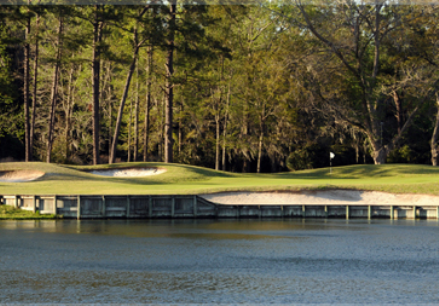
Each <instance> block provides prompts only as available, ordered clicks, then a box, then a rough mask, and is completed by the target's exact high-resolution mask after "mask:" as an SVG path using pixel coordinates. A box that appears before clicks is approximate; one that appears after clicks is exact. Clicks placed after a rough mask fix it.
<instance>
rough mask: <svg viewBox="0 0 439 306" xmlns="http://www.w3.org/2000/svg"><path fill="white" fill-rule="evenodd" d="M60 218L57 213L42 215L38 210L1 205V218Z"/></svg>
mask: <svg viewBox="0 0 439 306" xmlns="http://www.w3.org/2000/svg"><path fill="white" fill-rule="evenodd" d="M57 218H59V217H58V216H56V215H40V214H39V213H38V212H37V213H33V212H31V211H26V210H21V209H17V208H14V207H12V206H9V205H0V220H50V219H57Z"/></svg>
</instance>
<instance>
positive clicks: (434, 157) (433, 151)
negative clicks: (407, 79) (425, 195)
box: [430, 93, 439, 167]
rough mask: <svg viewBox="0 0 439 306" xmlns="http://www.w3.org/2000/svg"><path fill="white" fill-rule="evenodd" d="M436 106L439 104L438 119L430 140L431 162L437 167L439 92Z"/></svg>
mask: <svg viewBox="0 0 439 306" xmlns="http://www.w3.org/2000/svg"><path fill="white" fill-rule="evenodd" d="M436 106H437V113H436V121H435V123H434V130H433V135H432V136H431V140H430V150H431V164H432V165H433V166H435V167H436V166H437V165H438V156H439V146H438V145H437V141H438V138H439V94H438V93H436Z"/></svg>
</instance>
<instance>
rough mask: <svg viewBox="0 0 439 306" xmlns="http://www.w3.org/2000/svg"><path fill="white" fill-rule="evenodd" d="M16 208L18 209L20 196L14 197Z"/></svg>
mask: <svg viewBox="0 0 439 306" xmlns="http://www.w3.org/2000/svg"><path fill="white" fill-rule="evenodd" d="M14 207H15V208H18V196H17V195H16V196H15V197H14Z"/></svg>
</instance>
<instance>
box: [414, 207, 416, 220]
mask: <svg viewBox="0 0 439 306" xmlns="http://www.w3.org/2000/svg"><path fill="white" fill-rule="evenodd" d="M413 220H416V206H413Z"/></svg>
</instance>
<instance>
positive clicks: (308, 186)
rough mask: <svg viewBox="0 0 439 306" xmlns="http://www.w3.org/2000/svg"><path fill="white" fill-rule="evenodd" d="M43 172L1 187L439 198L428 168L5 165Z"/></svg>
mask: <svg viewBox="0 0 439 306" xmlns="http://www.w3.org/2000/svg"><path fill="white" fill-rule="evenodd" d="M132 167H135V168H154V167H156V168H164V169H166V172H164V173H161V174H158V175H153V176H146V177H131V178H119V177H108V176H100V175H94V174H90V173H88V172H86V171H89V170H97V169H116V168H132ZM13 170H27V171H35V170H38V171H42V172H44V173H45V174H44V175H43V176H42V177H40V178H38V179H36V180H34V181H27V182H5V181H1V182H0V194H2V195H15V194H20V195H70V194H81V195H119V194H123V195H139V194H150V195H160V194H175V195H177V194H201V193H215V192H221V191H288V190H290V191H298V190H330V189H353V190H375V191H386V192H393V193H418V194H430V195H439V169H438V168H435V167H432V166H428V165H406V164H404V165H402V164H387V165H379V166H378V165H352V166H343V167H335V168H333V169H332V174H330V173H329V169H328V168H321V169H314V170H303V171H296V172H283V173H275V174H237V173H230V172H225V171H215V170H212V169H207V168H201V167H195V166H189V165H182V164H164V163H120V164H112V165H99V166H66V165H56V164H46V163H39V162H34V163H2V164H0V172H6V171H13Z"/></svg>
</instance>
